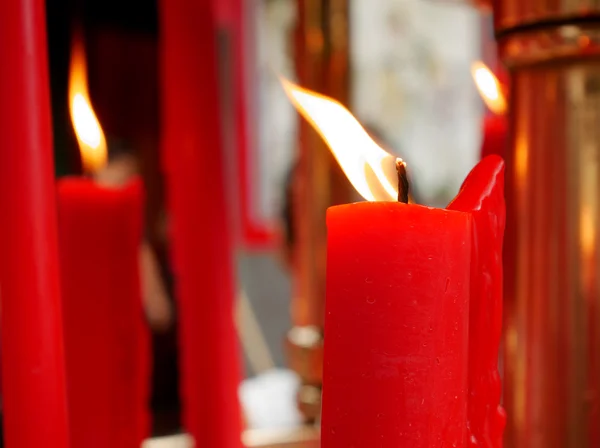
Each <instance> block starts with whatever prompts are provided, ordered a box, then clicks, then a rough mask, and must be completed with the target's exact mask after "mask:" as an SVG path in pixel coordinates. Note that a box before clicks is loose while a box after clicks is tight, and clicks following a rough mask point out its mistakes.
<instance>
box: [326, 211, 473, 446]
mask: <svg viewBox="0 0 600 448" xmlns="http://www.w3.org/2000/svg"><path fill="white" fill-rule="evenodd" d="M327 229H328V238H327V301H326V317H325V361H324V367H323V417H322V435H321V437H322V446H323V447H340V448H341V447H349V446H356V447H364V448H367V447H374V446H378V447H394V448H395V447H411V448H419V447H423V448H434V447H452V446H454V447H462V446H464V440H465V419H466V399H467V396H466V392H467V336H468V316H469V315H468V309H469V307H468V300H469V274H470V256H471V252H470V251H471V234H470V232H471V228H470V216H469V214H467V213H461V212H455V211H449V210H443V209H432V208H427V207H422V206H418V205H407V204H402V203H398V202H365V203H357V204H348V205H341V206H337V207H332V208H330V209H329V210H328V212H327Z"/></svg>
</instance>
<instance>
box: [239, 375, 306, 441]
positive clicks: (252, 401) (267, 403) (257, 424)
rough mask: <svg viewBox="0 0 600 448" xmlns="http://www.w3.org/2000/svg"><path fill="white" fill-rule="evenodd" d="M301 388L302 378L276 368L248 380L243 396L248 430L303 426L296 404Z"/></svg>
mask: <svg viewBox="0 0 600 448" xmlns="http://www.w3.org/2000/svg"><path fill="white" fill-rule="evenodd" d="M299 386H300V379H299V378H298V376H297V375H296V374H295V373H294V372H292V371H291V370H287V369H272V370H269V371H266V372H264V373H262V374H260V375H258V376H256V377H254V378H250V379H247V380H244V381H243V382H242V384H241V385H240V389H239V395H240V401H241V403H242V409H243V411H244V415H245V416H246V419H247V425H248V429H267V428H268V429H275V428H295V427H298V426H301V425H302V415H301V414H300V411H299V410H298V405H297V401H296V394H297V392H298V388H299Z"/></svg>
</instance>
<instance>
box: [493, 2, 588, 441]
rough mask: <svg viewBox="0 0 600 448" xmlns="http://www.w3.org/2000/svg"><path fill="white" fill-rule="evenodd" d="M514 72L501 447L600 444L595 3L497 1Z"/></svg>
mask: <svg viewBox="0 0 600 448" xmlns="http://www.w3.org/2000/svg"><path fill="white" fill-rule="evenodd" d="M494 12H495V21H496V31H497V33H498V42H499V48H500V53H501V57H502V59H503V61H504V62H505V63H506V64H507V66H508V67H509V69H510V73H511V83H512V89H511V113H510V120H511V121H510V132H511V135H510V150H509V152H508V154H507V157H506V159H507V160H506V162H507V173H506V175H507V177H506V181H507V191H506V199H507V232H506V239H505V279H506V281H505V333H504V337H505V339H504V346H505V358H504V366H505V368H504V384H505V391H504V404H505V407H506V411H507V415H508V426H507V431H506V437H505V446H506V447H510V448H553V447H556V448H592V447H598V446H600V296H599V294H600V275H599V274H600V271H599V267H600V2H599V1H597V0H571V1H561V2H557V1H554V0H529V1H525V0H506V1H502V0H501V1H497V2H496V4H495V5H494Z"/></svg>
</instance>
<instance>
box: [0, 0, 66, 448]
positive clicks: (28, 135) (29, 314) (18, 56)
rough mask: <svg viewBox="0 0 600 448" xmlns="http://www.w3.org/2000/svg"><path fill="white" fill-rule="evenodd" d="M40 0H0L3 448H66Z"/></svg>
mask: <svg viewBox="0 0 600 448" xmlns="http://www.w3.org/2000/svg"><path fill="white" fill-rule="evenodd" d="M46 46H47V43H46V22H45V11H44V1H43V0H4V1H2V2H0V66H1V67H2V68H1V69H0V288H1V294H2V310H1V314H2V322H1V324H2V374H3V380H2V386H3V397H2V399H3V409H4V427H5V439H6V444H7V446H8V447H19V448H40V447H46V448H49V447H53V448H54V447H56V448H59V447H60V448H63V447H67V446H68V428H67V411H66V409H67V408H66V395H65V377H64V365H63V362H64V360H63V338H62V326H61V310H60V306H61V305H60V288H59V275H58V274H59V271H58V249H57V229H56V210H55V191H56V190H55V187H54V164H53V158H52V130H51V120H50V95H49V89H48V83H49V81H48V60H47V54H46Z"/></svg>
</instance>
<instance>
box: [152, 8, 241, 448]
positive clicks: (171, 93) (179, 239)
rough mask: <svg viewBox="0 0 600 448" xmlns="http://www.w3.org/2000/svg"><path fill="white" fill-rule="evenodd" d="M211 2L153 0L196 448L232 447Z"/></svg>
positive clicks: (227, 280) (229, 286)
mask: <svg viewBox="0 0 600 448" xmlns="http://www.w3.org/2000/svg"><path fill="white" fill-rule="evenodd" d="M215 4H216V2H214V1H213V0H168V1H167V0H163V1H162V2H160V6H161V8H160V20H161V23H160V25H161V40H162V41H161V58H162V61H161V67H162V82H163V83H162V104H163V109H162V123H163V143H162V144H163V157H164V159H163V161H164V164H165V166H164V169H165V176H166V185H167V196H168V205H169V213H170V216H169V217H170V224H171V228H170V233H171V242H172V245H173V268H174V273H175V292H176V296H177V301H178V306H179V311H180V314H179V315H180V328H179V331H180V333H179V334H180V338H179V340H180V347H181V377H182V378H181V381H182V384H181V398H182V405H183V409H182V410H183V420H184V425H185V428H186V430H187V431H188V432H190V433H191V435H192V436H193V438H194V439H195V441H196V442H195V443H196V446H202V447H204V446H205V447H211V448H212V447H215V448H217V447H218V448H239V447H241V437H240V433H241V415H240V408H239V402H238V394H237V390H238V387H239V382H240V379H241V368H240V348H239V345H238V341H237V334H236V331H235V327H234V321H233V300H234V294H235V288H234V281H233V278H234V277H233V264H232V241H231V230H230V222H229V214H228V213H229V209H228V202H227V197H228V195H227V194H226V190H225V176H224V173H225V172H226V170H225V161H224V156H225V154H224V151H223V147H222V145H221V123H220V120H219V108H220V103H219V93H218V92H219V79H218V73H217V53H216V48H217V46H216V41H215V36H216V29H215V12H214V10H213V7H214V5H215Z"/></svg>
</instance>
